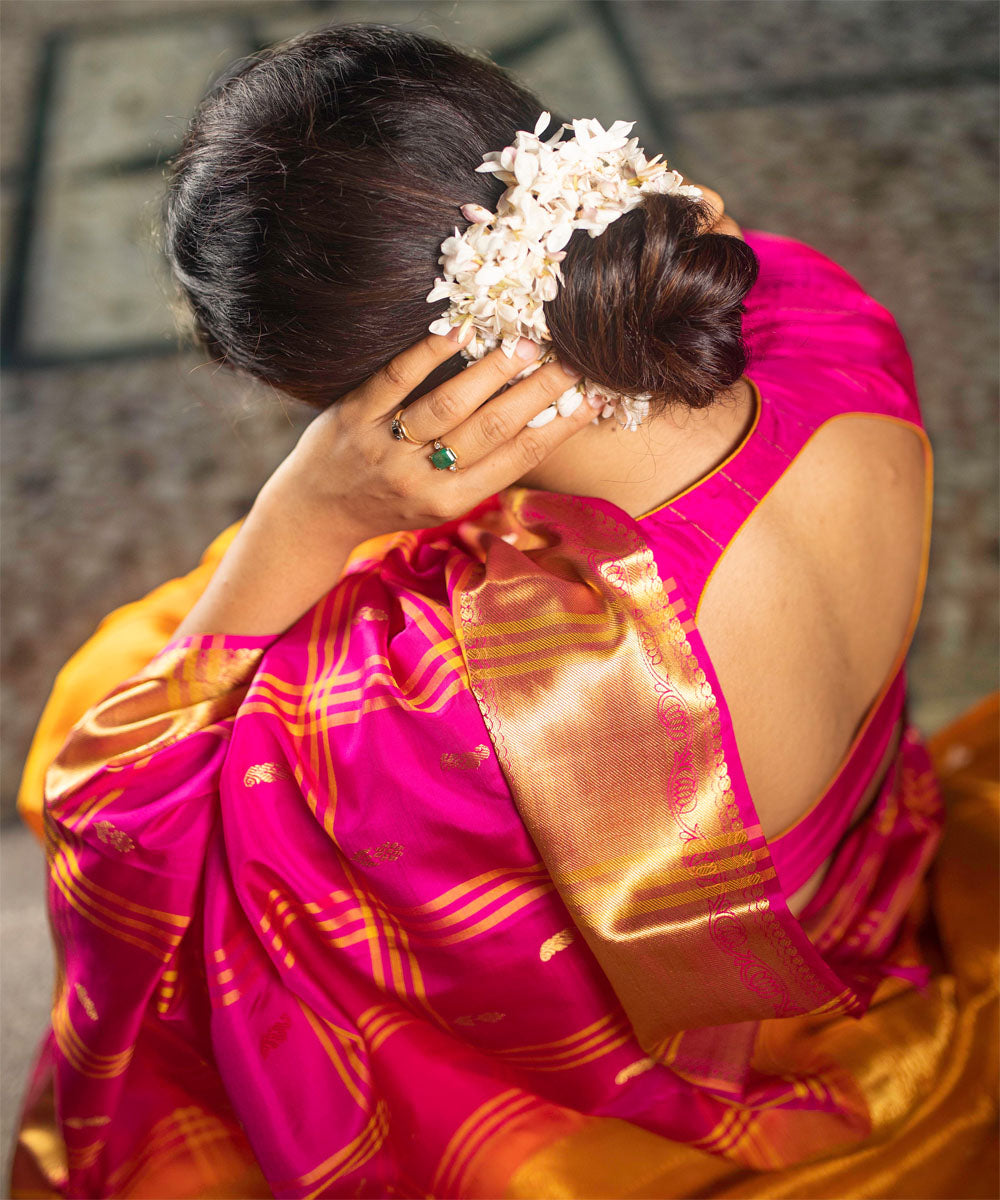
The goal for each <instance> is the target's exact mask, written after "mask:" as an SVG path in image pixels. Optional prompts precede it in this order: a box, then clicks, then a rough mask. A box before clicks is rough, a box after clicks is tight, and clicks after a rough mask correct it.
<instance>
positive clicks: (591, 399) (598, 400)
mask: <svg viewBox="0 0 1000 1200" xmlns="http://www.w3.org/2000/svg"><path fill="white" fill-rule="evenodd" d="M587 403H588V404H589V405H590V407H591V408H592V409H593V410H594V412H600V411H601V409H602V408H603V407H604V405H605V404H606V403H607V401H606V400H605V399H604V397H603V396H593V395H590V394H589V393H588V395H587Z"/></svg>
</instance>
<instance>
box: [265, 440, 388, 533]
mask: <svg viewBox="0 0 1000 1200" xmlns="http://www.w3.org/2000/svg"><path fill="white" fill-rule="evenodd" d="M329 474H330V472H329V470H326V471H325V472H322V473H321V472H320V471H319V470H318V469H317V464H316V462H315V461H314V460H313V459H312V458H311V457H310V456H309V455H308V454H305V453H303V452H302V442H301V441H300V442H299V444H298V445H297V446H296V447H295V449H294V450H293V451H292V453H291V454H289V455H288V457H287V458H286V459H285V460H284V461H283V462H282V463H281V464H280V466H279V467H278V468H277V470H276V471H274V473H273V474H272V475H271V477H270V478H269V479H268V480H267V482H266V483H265V484H264V486H263V487H262V488H261V490H260V492H259V493H258V495H257V499H256V500H255V501H254V506H253V507H254V510H255V511H257V512H258V513H259V517H260V519H263V520H265V521H266V522H267V523H268V524H275V523H280V524H283V525H286V526H287V528H288V529H289V532H290V533H292V535H293V536H294V537H295V538H296V540H300V539H306V540H314V539H317V538H318V539H321V540H322V541H323V542H324V543H326V544H331V543H332V544H335V545H343V546H346V547H347V549H349V550H350V549H353V547H354V546H356V545H358V544H359V543H360V542H363V541H365V540H366V539H367V538H370V537H372V536H373V531H371V530H369V529H368V528H367V527H365V526H364V524H363V523H362V522H361V521H359V520H358V518H357V517H356V515H354V514H353V513H352V512H351V510H350V507H349V505H348V503H347V497H346V496H343V495H340V494H338V493H337V491H336V490H334V489H333V488H331V487H330V485H329Z"/></svg>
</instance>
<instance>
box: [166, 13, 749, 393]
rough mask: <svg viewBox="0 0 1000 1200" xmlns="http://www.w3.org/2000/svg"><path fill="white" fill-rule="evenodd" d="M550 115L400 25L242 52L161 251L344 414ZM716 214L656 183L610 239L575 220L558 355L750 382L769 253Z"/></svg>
mask: <svg viewBox="0 0 1000 1200" xmlns="http://www.w3.org/2000/svg"><path fill="white" fill-rule="evenodd" d="M540 111H541V104H540V103H539V101H538V100H537V99H536V97H534V96H533V95H532V94H531V93H530V92H528V91H526V90H525V89H524V88H522V87H520V86H519V85H518V84H516V83H515V82H514V81H513V80H511V79H510V78H509V77H508V76H507V75H506V74H505V73H504V72H503V71H502V70H501V69H500V68H499V67H497V66H496V65H495V64H494V63H492V62H490V61H489V60H487V59H485V58H482V57H479V56H476V55H473V54H470V53H465V52H463V51H460V50H457V49H455V48H454V47H451V46H448V45H446V44H444V43H442V42H439V41H436V40H435V39H433V38H428V37H425V36H423V35H420V34H415V33H410V32H407V31H403V30H398V29H394V28H391V27H388V26H380V25H369V24H364V25H341V26H331V27H329V28H326V29H321V30H317V31H314V32H311V33H307V34H303V35H301V36H300V37H297V38H293V39H292V40H291V41H289V42H285V43H282V44H280V45H277V46H273V47H271V48H269V49H267V50H264V51H261V52H260V53H258V54H255V55H252V56H250V57H249V58H245V59H242V60H240V61H239V62H237V63H235V64H234V65H233V66H232V67H231V68H230V69H229V70H228V71H227V72H226V73H225V74H224V75H223V76H222V77H221V78H220V79H219V80H217V81H216V83H215V84H214V85H213V87H212V88H211V90H210V91H209V92H208V94H207V95H206V96H205V98H204V99H203V100H202V102H201V104H200V105H199V106H198V108H197V110H196V111H195V114H194V116H193V117H192V120H191V123H190V125H189V127H188V130H187V133H186V136H185V138H184V141H183V143H182V146H181V148H180V150H179V151H178V153H177V155H176V156H175V157H174V159H173V160H172V162H171V163H170V164H169V166H168V169H167V175H166V194H165V197H164V204H163V221H162V231H163V248H164V251H165V254H166V256H167V259H168V262H169V264H170V267H171V270H172V273H173V276H174V279H175V280H176V282H177V284H178V287H179V291H180V300H181V304H182V307H183V308H185V309H186V310H187V313H188V315H189V318H190V324H191V327H192V330H193V333H194V336H195V339H196V340H197V341H198V342H199V343H200V344H201V345H202V346H204V348H205V349H206V350H207V352H208V353H209V354H210V355H211V356H212V358H214V359H215V360H217V361H219V362H220V363H224V364H225V365H227V366H229V367H231V368H233V369H235V370H237V371H242V372H245V373H247V374H249V375H251V376H253V377H255V378H257V379H260V380H262V381H263V382H265V383H267V384H270V385H271V386H273V387H275V388H277V389H279V390H281V391H283V392H285V393H287V394H288V395H290V396H293V397H295V398H296V399H299V400H301V401H304V402H305V403H307V404H310V405H312V406H314V407H316V408H325V407H327V406H328V405H329V404H331V403H333V402H334V401H335V400H336V399H338V397H340V396H342V395H344V394H345V393H346V392H348V391H350V390H351V389H352V388H354V387H356V386H357V385H358V384H360V383H361V382H362V381H363V380H365V379H367V378H368V377H369V376H370V375H372V374H373V373H374V372H375V371H376V370H377V369H378V368H379V367H381V366H383V365H384V364H385V363H386V362H388V361H389V359H391V358H393V357H394V356H395V355H396V354H398V353H399V352H400V351H402V350H403V349H405V348H406V347H407V346H409V345H411V344H412V343H413V342H415V341H417V340H418V339H419V338H420V337H422V336H423V335H424V334H425V333H426V332H427V326H428V324H429V323H430V322H431V321H432V320H433V319H434V317H436V316H439V315H441V314H442V313H443V312H444V311H445V310H446V308H447V303H446V301H439V302H437V303H436V304H434V305H430V304H428V303H427V302H426V300H425V296H426V295H427V292H428V291H429V290H430V288H431V286H432V284H433V282H434V278H435V276H436V275H438V274H439V273H440V267H439V265H438V255H439V254H440V252H441V242H442V241H443V240H444V238H445V237H447V236H448V234H449V233H450V232H451V231H452V229H453V228H454V227H455V226H456V225H458V226H459V227H464V223H465V222H464V218H463V217H462V215H461V213H460V212H459V208H460V206H461V205H463V204H466V203H468V202H472V203H476V204H481V205H483V206H484V207H485V208H488V209H491V210H492V209H495V207H496V204H497V202H498V200H499V197H500V195H501V193H502V192H503V190H504V187H505V185H504V184H503V183H502V182H500V181H498V180H497V179H496V178H495V177H494V176H493V175H490V174H477V173H476V167H477V166H478V165H479V164H480V163H481V162H482V156H483V155H484V154H485V153H487V152H488V151H491V150H498V149H500V148H502V147H503V146H506V145H509V144H510V143H511V142H512V141H513V138H514V134H515V133H516V131H517V130H519V129H531V128H533V126H534V124H535V121H536V119H537V117H538V114H539V112H540ZM583 115H587V114H583ZM557 120H558V118H557ZM708 212H709V210H708V209H707V207H706V206H705V205H704V204H703V203H701V202H699V201H695V200H692V199H690V198H684V197H679V196H649V197H646V199H645V200H644V202H643V204H642V205H641V206H640V207H639V208H636V209H634V210H632V211H631V212H629V213H626V214H625V215H623V216H622V217H620V218H619V219H618V220H617V221H615V222H613V223H612V224H611V225H610V226H608V228H607V230H606V231H605V232H604V233H603V234H602V235H601V236H600V237H597V238H590V237H589V236H588V235H587V234H586V233H584V232H580V231H578V232H577V233H575V234H574V235H573V237H572V238H571V240H570V242H569V245H568V246H567V257H566V259H565V261H564V262H563V273H564V276H565V283H564V285H563V286H562V288H561V289H560V291H559V294H558V295H557V297H556V299H555V300H553V301H550V302H549V303H548V304H547V305H546V316H547V318H548V323H549V328H550V331H551V334H552V338H553V346H554V349H555V351H556V353H557V354H558V356H559V357H560V358H561V359H563V360H564V361H565V362H566V363H568V364H570V365H572V366H573V367H575V368H577V369H578V370H580V371H582V372H583V373H584V375H585V376H586V377H587V378H588V379H592V380H594V381H595V382H597V383H600V384H604V385H605V386H607V387H608V388H609V389H611V390H613V391H618V392H624V393H626V394H631V393H636V392H649V393H651V394H652V395H653V397H654V402H655V403H656V404H658V405H661V406H662V405H666V404H685V405H688V406H691V407H703V406H704V405H706V404H708V403H709V402H710V401H711V400H712V398H713V397H714V396H715V395H716V394H717V393H718V392H720V391H723V390H725V389H726V388H728V387H730V386H732V384H733V383H735V382H736V380H737V379H738V378H739V376H740V375H741V374H742V373H743V371H744V370H745V368H746V350H745V347H744V344H743V340H742V336H741V319H742V314H743V300H744V298H745V296H746V294H747V292H748V291H749V289H750V287H751V286H752V284H753V282H754V279H755V278H756V272H757V261H756V257H755V255H754V254H753V251H752V250H750V248H749V247H748V246H746V245H745V243H744V242H742V241H741V240H740V239H738V238H733V237H728V236H725V235H722V234H713V233H707V232H704V230H705V229H706V228H707V225H708V219H707V217H708ZM462 366H463V362H462V360H461V358H460V357H459V356H455V358H454V359H452V360H450V361H449V362H448V363H446V364H444V366H443V367H441V368H439V369H438V371H437V372H435V374H434V375H432V376H430V377H429V378H428V379H427V380H425V381H424V384H423V385H422V386H421V389H420V392H424V391H427V390H429V388H431V387H433V386H436V385H437V384H439V383H440V382H442V381H443V380H444V379H446V378H448V377H450V376H451V375H453V374H455V373H456V372H457V371H458V370H460V369H461V368H462ZM416 394H419V393H414V395H416Z"/></svg>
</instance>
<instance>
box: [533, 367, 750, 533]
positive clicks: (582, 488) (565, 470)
mask: <svg viewBox="0 0 1000 1200" xmlns="http://www.w3.org/2000/svg"><path fill="white" fill-rule="evenodd" d="M756 410H757V406H756V400H755V397H754V391H753V388H752V387H751V385H750V384H749V382H748V381H747V380H746V379H745V378H741V379H739V380H737V382H736V383H735V384H734V385H733V387H731V388H729V389H728V390H727V391H725V392H720V393H719V394H718V395H717V396H716V397H715V399H714V400H713V402H712V403H711V404H710V405H708V407H707V408H704V409H697V410H695V409H688V408H685V409H667V410H666V411H664V412H661V413H657V414H656V415H655V416H651V417H650V418H648V419H647V420H646V421H644V422H643V423H642V425H640V426H639V428H638V430H635V431H633V432H628V431H626V430H623V429H621V428H620V427H619V426H618V424H617V422H616V421H615V419H614V418H613V417H612V418H610V419H608V420H604V419H601V420H599V421H598V423H597V424H596V425H587V426H585V427H584V428H583V429H582V430H581V431H580V432H579V433H575V434H574V435H573V436H572V437H571V438H570V439H569V441H566V442H564V443H563V444H562V445H561V446H560V447H559V448H558V449H557V450H555V451H554V452H553V453H552V454H550V455H549V457H548V458H547V459H546V460H545V461H544V462H543V463H542V464H541V466H539V467H536V468H535V470H533V471H531V472H529V473H528V474H527V475H525V476H522V478H521V479H519V480H518V483H519V484H520V485H521V486H524V487H533V488H540V489H542V490H543V491H549V492H569V493H571V494H573V495H578V496H597V497H598V498H599V499H602V500H609V501H610V502H611V503H612V504H616V505H617V506H618V507H619V508H621V509H624V510H625V512H627V513H628V514H629V515H630V516H632V517H638V516H640V515H641V514H642V513H645V512H647V511H648V510H649V509H651V508H656V507H657V506H658V505H660V504H663V503H664V502H665V501H667V500H669V499H670V498H671V497H672V496H676V495H677V493H678V492H682V491H684V490H685V489H686V488H688V487H690V486H691V485H692V484H694V483H697V482H698V480H699V479H701V478H702V477H703V476H705V475H707V474H708V473H709V472H710V471H712V470H714V469H715V468H716V467H717V466H719V465H720V463H722V462H724V461H725V459H726V458H728V456H729V455H730V454H731V453H732V452H733V451H734V450H735V449H736V448H737V446H739V445H740V443H741V442H742V441H743V439H744V438H745V437H746V435H747V433H748V432H749V430H750V428H751V426H752V425H753V422H754V417H755V416H756Z"/></svg>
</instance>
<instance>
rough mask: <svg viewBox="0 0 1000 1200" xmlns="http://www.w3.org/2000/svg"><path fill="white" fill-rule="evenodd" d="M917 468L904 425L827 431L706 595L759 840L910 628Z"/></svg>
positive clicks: (848, 729) (849, 724)
mask: <svg viewBox="0 0 1000 1200" xmlns="http://www.w3.org/2000/svg"><path fill="white" fill-rule="evenodd" d="M926 472H927V460H926V456H925V450H924V440H923V437H922V436H921V434H920V432H919V431H917V430H915V428H914V427H913V426H911V425H909V424H907V423H905V422H902V421H897V420H893V419H885V418H880V417H870V416H866V415H861V414H858V415H854V414H852V415H850V416H845V417H842V418H840V417H838V418H836V419H834V420H832V421H828V422H827V423H826V424H825V425H823V426H822V427H821V428H820V429H819V430H818V431H817V432H816V433H815V434H814V435H813V436H812V438H811V439H810V440H809V442H808V443H807V444H806V445H805V446H804V447H803V449H802V450H801V451H800V452H799V454H798V455H797V456H796V458H795V460H794V462H792V463H791V465H790V466H789V467H788V469H787V470H786V471H785V473H784V474H783V475H782V477H781V478H780V479H779V480H778V482H777V483H776V484H775V486H774V487H773V488H772V489H771V491H770V492H769V493H768V494H767V496H766V497H765V498H764V499H763V501H762V503H761V504H759V505H758V506H757V508H756V509H755V510H754V512H753V513H752V514H751V516H750V518H749V519H748V521H747V522H746V524H745V525H744V526H743V527H742V529H741V530H740V532H739V533H738V534H737V536H736V537H735V538H734V540H733V541H732V543H731V544H730V545H729V547H728V548H727V550H726V551H725V553H724V554H723V556H722V558H721V559H720V562H719V564H718V566H717V568H716V570H715V572H714V573H713V576H712V578H711V580H710V582H709V585H708V586H707V587H706V590H705V593H704V595H703V597H702V603H701V605H700V606H699V613H698V624H699V628H700V630H701V633H702V636H703V638H704V640H705V644H706V648H707V649H708V652H709V656H710V658H711V659H712V661H713V664H714V665H715V668H716V670H717V672H718V676H719V680H720V684H721V686H722V691H723V693H724V694H725V696H726V698H727V700H728V705H729V710H730V715H731V718H732V721H733V726H734V730H735V734H736V739H737V742H738V744H739V746H740V752H741V757H742V758H743V762H744V767H745V769H746V774H747V778H748V781H749V783H750V787H751V791H752V793H753V794H754V797H755V800H756V801H757V806H758V812H759V813H760V816H761V819H762V823H763V824H764V826H765V832H767V833H770V832H771V831H773V830H777V829H781V828H783V827H785V825H787V824H788V823H789V822H791V821H792V820H794V819H795V818H797V816H798V815H800V814H801V812H803V811H805V809H806V808H807V807H808V806H809V804H810V803H811V802H812V800H813V799H814V798H815V797H816V796H817V795H818V794H819V792H820V789H821V788H822V787H823V785H824V784H825V783H826V782H827V781H828V780H829V778H830V775H831V772H832V771H833V770H834V768H835V767H836V765H837V764H838V762H839V761H840V759H841V756H842V755H843V754H844V752H845V750H846V748H847V746H848V744H849V742H850V740H851V738H852V736H853V735H854V733H855V731H856V730H857V728H858V726H859V724H860V722H861V721H862V720H863V718H864V716H865V714H866V713H867V711H868V709H869V707H870V706H871V704H872V703H873V701H874V700H875V698H876V696H877V695H878V693H879V691H880V689H881V687H882V686H883V684H884V682H885V680H886V677H887V673H888V672H889V671H890V669H891V668H892V665H893V663H894V661H896V659H897V658H898V656H899V654H900V652H901V649H902V648H903V647H904V646H905V644H906V640H907V637H908V635H909V633H911V632H912V626H913V620H914V617H915V615H916V611H917V608H918V604H919V597H920V590H921V584H922V575H923V568H924V563H925V561H926V549H927V528H926V526H927V505H926V499H927V486H926V485H927V482H928V480H927V476H926Z"/></svg>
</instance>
